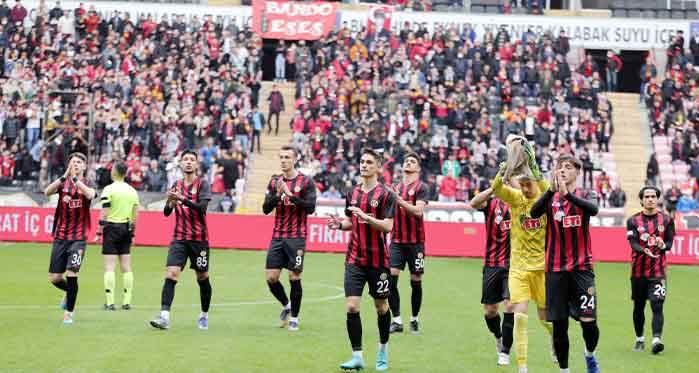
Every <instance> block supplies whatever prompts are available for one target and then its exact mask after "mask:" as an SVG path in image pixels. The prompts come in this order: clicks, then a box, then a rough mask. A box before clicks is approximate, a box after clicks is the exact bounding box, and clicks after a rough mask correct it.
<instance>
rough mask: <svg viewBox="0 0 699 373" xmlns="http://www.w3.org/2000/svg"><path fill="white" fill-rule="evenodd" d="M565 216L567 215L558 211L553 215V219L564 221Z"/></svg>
mask: <svg viewBox="0 0 699 373" xmlns="http://www.w3.org/2000/svg"><path fill="white" fill-rule="evenodd" d="M565 216H566V214H565V213H564V212H563V211H556V213H555V214H554V215H553V219H554V220H556V221H563V218H565Z"/></svg>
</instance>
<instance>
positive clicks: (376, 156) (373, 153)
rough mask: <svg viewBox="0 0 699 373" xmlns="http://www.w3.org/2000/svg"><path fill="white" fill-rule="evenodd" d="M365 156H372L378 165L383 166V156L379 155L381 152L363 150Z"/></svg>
mask: <svg viewBox="0 0 699 373" xmlns="http://www.w3.org/2000/svg"><path fill="white" fill-rule="evenodd" d="M365 154H368V155H370V156H371V157H372V158H374V160H375V161H376V163H378V164H381V163H382V162H383V158H382V157H381V154H379V152H377V151H376V150H374V149H369V148H365V149H363V150H362V155H365Z"/></svg>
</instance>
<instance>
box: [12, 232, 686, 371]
mask: <svg viewBox="0 0 699 373" xmlns="http://www.w3.org/2000/svg"><path fill="white" fill-rule="evenodd" d="M599 249H601V247H598V250H599ZM166 253H167V252H166V249H164V248H135V249H134V250H133V265H134V273H135V278H136V281H135V293H134V302H133V303H134V309H133V310H131V311H122V310H119V311H117V312H107V311H103V310H102V309H101V308H102V304H103V303H104V298H103V290H102V258H101V255H100V251H99V249H98V247H96V246H91V247H90V248H89V249H88V253H87V257H86V260H85V262H84V264H83V269H82V271H81V274H80V293H79V296H78V304H77V307H76V313H75V321H76V323H75V324H74V325H72V326H64V325H62V323H61V320H62V311H60V310H59V308H58V303H59V300H60V297H61V294H60V293H59V291H58V290H56V289H55V288H54V287H53V286H51V285H50V284H49V283H48V281H47V275H46V271H47V268H48V261H49V254H50V245H49V244H11V243H6V244H0V258H2V262H3V263H4V268H3V270H2V272H0V284H1V285H0V289H1V290H0V341H1V344H2V348H1V349H0V372H304V373H307V372H338V371H339V369H338V368H337V366H338V364H339V363H341V362H342V361H344V360H346V359H347V358H348V357H349V356H350V348H349V342H348V340H347V336H346V331H345V308H344V307H345V306H344V299H343V294H342V278H343V259H344V256H343V255H336V254H318V253H310V254H308V257H307V259H306V263H305V266H306V272H305V273H304V279H303V285H304V303H303V305H302V309H301V315H300V320H301V324H300V326H301V331H300V332H297V333H294V334H291V333H290V332H288V331H287V330H285V329H280V328H278V327H277V320H278V319H277V317H278V314H279V310H280V307H279V305H278V304H276V303H275V301H273V298H272V296H271V294H269V292H268V290H267V286H266V284H265V281H264V273H263V268H264V259H265V253H264V252H262V251H260V252H246V251H236V250H214V251H213V252H212V255H211V257H212V267H211V276H212V285H213V291H214V293H213V294H214V295H213V300H212V303H213V305H212V308H211V312H210V328H209V330H208V331H200V330H198V329H197V327H196V318H197V316H198V312H199V305H198V304H199V293H198V287H197V285H196V282H195V279H194V274H193V272H192V271H191V270H187V271H186V272H185V273H184V274H183V276H182V278H181V280H180V282H179V284H178V285H177V289H176V294H175V303H174V304H173V310H172V316H171V317H172V326H171V329H170V330H169V331H157V330H153V329H151V328H150V327H149V326H147V325H146V323H147V320H149V319H150V318H152V317H153V316H155V315H156V313H157V311H158V304H159V301H160V291H161V286H162V281H163V272H164V267H163V266H164V262H165V256H166ZM426 270H427V273H426V275H425V280H424V281H425V282H424V303H423V312H422V314H421V322H422V334H421V335H417V336H414V335H410V334H407V333H406V334H402V335H392V336H391V340H390V347H389V359H390V360H389V361H390V371H393V372H440V373H441V372H515V371H516V367H515V366H514V358H515V356H514V354H513V356H512V362H513V365H511V366H509V367H505V368H498V367H496V364H495V363H496V354H495V343H494V339H493V337H492V335H490V334H489V332H488V331H487V329H486V326H485V323H484V321H483V316H482V310H481V306H480V304H479V301H480V291H481V261H480V260H476V259H443V258H430V259H429V260H428V262H427V266H426ZM596 272H597V288H598V296H599V299H598V303H599V307H600V308H599V323H600V329H601V338H600V344H599V348H598V357H599V360H600V364H601V368H602V371H603V372H615V373H617V372H629V373H631V372H691V371H696V369H697V362H699V355H697V351H698V350H697V336H698V335H699V321H697V318H696V315H697V313H696V310H697V309H699V298H698V297H697V294H698V292H697V290H696V281H697V278H699V267H684V266H674V267H671V268H670V269H669V286H668V300H667V302H666V308H665V336H664V341H665V343H666V346H667V350H666V352H664V353H663V354H662V355H661V356H652V355H651V354H650V352H644V353H632V352H631V348H632V344H633V342H634V335H633V326H632V322H631V301H630V300H629V279H628V274H629V265H628V264H598V265H597V268H596ZM283 276H286V274H283ZM284 278H286V277H284ZM408 280H409V279H408V276H405V275H404V276H402V278H401V291H402V293H401V296H402V299H403V305H402V306H403V315H404V318H405V317H406V316H409V313H410V286H409V284H408ZM120 283H121V276H120V275H119V273H117V288H119V286H120ZM284 283H285V288H286V290H287V292H288V290H289V286H288V282H287V281H286V280H285V282H284ZM119 295H120V294H119V292H117V303H119V301H120V296H119ZM530 317H531V318H530V323H529V330H530V338H529V341H530V344H529V371H530V372H536V373H539V372H558V369H557V366H555V365H554V364H553V363H552V362H551V361H550V358H549V338H548V336H547V335H546V333H545V331H544V329H543V328H542V327H541V326H540V325H539V323H537V322H536V321H535V320H536V319H535V316H534V309H533V308H532V309H531V311H530ZM646 320H647V321H646V324H647V325H646V338H647V339H649V338H650V309H649V308H648V309H647V312H646ZM362 321H363V324H364V350H365V360H366V361H367V364H368V365H369V367H368V369H367V371H373V359H374V358H375V354H376V348H377V342H378V336H377V334H378V332H377V327H376V314H375V312H374V311H373V306H372V303H371V302H370V298H369V296H368V295H367V294H366V292H365V297H364V303H363V304H362ZM570 336H571V370H572V371H573V372H584V371H585V368H584V359H583V356H582V355H583V354H582V352H583V343H582V336H581V331H580V327H579V326H578V325H577V324H575V323H571V329H570Z"/></svg>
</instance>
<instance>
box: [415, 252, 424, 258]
mask: <svg viewBox="0 0 699 373" xmlns="http://www.w3.org/2000/svg"><path fill="white" fill-rule="evenodd" d="M424 256H425V254H423V253H417V257H418V258H420V259H422V257H424Z"/></svg>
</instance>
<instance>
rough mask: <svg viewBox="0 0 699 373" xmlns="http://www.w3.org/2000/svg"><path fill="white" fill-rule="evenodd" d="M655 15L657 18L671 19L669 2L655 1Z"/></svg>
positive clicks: (665, 0)
mask: <svg viewBox="0 0 699 373" xmlns="http://www.w3.org/2000/svg"><path fill="white" fill-rule="evenodd" d="M655 14H656V17H657V18H665V19H669V18H670V9H668V8H667V0H656V1H655Z"/></svg>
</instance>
